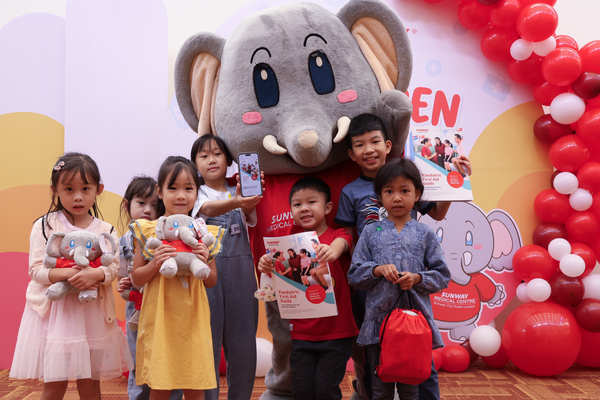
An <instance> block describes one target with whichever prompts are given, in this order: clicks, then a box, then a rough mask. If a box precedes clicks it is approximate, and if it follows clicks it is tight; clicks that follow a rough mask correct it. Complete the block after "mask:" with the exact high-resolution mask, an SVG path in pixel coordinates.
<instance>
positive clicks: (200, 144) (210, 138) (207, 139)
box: [190, 133, 233, 183]
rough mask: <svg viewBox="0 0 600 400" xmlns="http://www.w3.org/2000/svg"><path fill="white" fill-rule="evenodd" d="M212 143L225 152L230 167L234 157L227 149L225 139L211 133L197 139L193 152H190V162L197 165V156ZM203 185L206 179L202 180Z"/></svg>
mask: <svg viewBox="0 0 600 400" xmlns="http://www.w3.org/2000/svg"><path fill="white" fill-rule="evenodd" d="M211 142H214V143H215V144H216V145H217V147H218V148H219V149H220V150H221V151H222V152H223V154H224V155H225V159H226V160H227V166H230V165H231V163H232V162H233V156H232V155H231V152H230V151H229V149H228V148H227V145H226V144H225V142H224V141H223V139H221V138H220V137H218V136H215V135H213V134H210V133H208V134H206V135H202V136H200V137H199V138H198V139H196V141H195V142H194V144H193V145H192V151H191V152H190V160H192V162H193V163H194V165H196V156H197V155H198V153H200V152H201V151H202V150H203V149H204V146H206V145H209V146H210V145H211ZM201 183H204V179H202V180H201Z"/></svg>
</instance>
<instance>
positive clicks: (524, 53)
mask: <svg viewBox="0 0 600 400" xmlns="http://www.w3.org/2000/svg"><path fill="white" fill-rule="evenodd" d="M531 53H533V46H532V45H531V42H528V41H527V40H525V39H517V40H515V41H514V42H513V44H512V45H511V46H510V56H511V57H512V58H514V59H515V60H517V61H523V60H527V59H528V58H529V56H531Z"/></svg>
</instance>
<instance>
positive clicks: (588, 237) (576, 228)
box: [565, 211, 600, 243]
mask: <svg viewBox="0 0 600 400" xmlns="http://www.w3.org/2000/svg"><path fill="white" fill-rule="evenodd" d="M599 224H600V220H598V217H596V215H595V214H594V213H593V212H591V211H575V212H573V213H572V214H571V215H569V217H568V218H567V220H566V221H565V228H567V232H568V233H569V238H570V239H571V240H572V241H573V242H579V243H587V242H589V241H592V240H595V239H596V238H597V237H598V234H600V225H599Z"/></svg>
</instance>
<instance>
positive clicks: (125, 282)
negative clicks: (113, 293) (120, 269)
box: [117, 276, 131, 293]
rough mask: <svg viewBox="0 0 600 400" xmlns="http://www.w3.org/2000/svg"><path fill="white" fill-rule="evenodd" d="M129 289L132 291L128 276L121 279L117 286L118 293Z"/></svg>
mask: <svg viewBox="0 0 600 400" xmlns="http://www.w3.org/2000/svg"><path fill="white" fill-rule="evenodd" d="M128 289H131V279H130V278H129V277H128V276H126V277H125V278H121V280H120V281H119V283H118V284H117V292H119V293H123V292H124V291H126V290H128Z"/></svg>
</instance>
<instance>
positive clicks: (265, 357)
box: [255, 337, 273, 377]
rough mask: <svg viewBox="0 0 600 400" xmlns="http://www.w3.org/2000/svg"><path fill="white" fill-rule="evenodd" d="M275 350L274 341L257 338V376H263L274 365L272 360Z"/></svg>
mask: <svg viewBox="0 0 600 400" xmlns="http://www.w3.org/2000/svg"><path fill="white" fill-rule="evenodd" d="M272 351H273V343H271V342H269V341H268V340H267V339H263V338H258V337H257V338H256V374H255V376H257V377H263V376H265V375H266V374H267V371H269V369H271V367H272V366H273V362H272V361H271V352H272Z"/></svg>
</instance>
